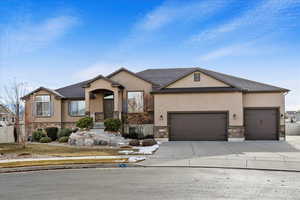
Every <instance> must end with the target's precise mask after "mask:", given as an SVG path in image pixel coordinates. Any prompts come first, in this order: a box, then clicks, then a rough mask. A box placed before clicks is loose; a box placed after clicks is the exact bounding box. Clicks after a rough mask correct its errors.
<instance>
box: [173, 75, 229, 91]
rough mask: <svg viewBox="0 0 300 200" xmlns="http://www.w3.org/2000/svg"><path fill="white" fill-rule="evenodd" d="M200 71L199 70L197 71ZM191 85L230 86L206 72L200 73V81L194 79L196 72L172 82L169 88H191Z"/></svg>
mask: <svg viewBox="0 0 300 200" xmlns="http://www.w3.org/2000/svg"><path fill="white" fill-rule="evenodd" d="M197 73H198V72H197ZM190 87H229V85H227V84H225V83H223V82H221V81H218V80H216V79H214V78H212V77H210V76H207V75H206V74H203V73H200V81H194V73H191V74H190V75H188V76H186V77H184V78H182V79H180V80H178V81H176V82H174V83H172V84H171V85H169V86H168V87H167V88H190Z"/></svg>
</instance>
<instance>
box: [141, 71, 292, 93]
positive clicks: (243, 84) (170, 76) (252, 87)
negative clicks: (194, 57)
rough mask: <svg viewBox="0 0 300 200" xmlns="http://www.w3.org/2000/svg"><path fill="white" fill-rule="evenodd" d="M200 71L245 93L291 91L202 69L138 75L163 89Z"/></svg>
mask: <svg viewBox="0 0 300 200" xmlns="http://www.w3.org/2000/svg"><path fill="white" fill-rule="evenodd" d="M194 71H200V72H202V73H204V74H207V75H209V76H211V77H213V78H215V79H217V80H219V81H221V82H224V83H226V84H228V85H230V86H231V87H234V88H237V89H240V90H242V91H245V92H279V91H281V92H287V91H289V90H287V89H284V88H280V87H276V86H272V85H268V84H265V83H259V82H255V81H251V80H247V79H243V78H238V77H235V76H231V75H227V74H222V73H219V72H215V71H211V70H207V69H202V68H198V67H194V68H169V69H148V70H144V71H141V72H139V73H137V74H138V75H139V76H142V77H144V78H145V79H149V80H151V81H152V82H155V83H156V84H159V85H160V86H161V88H164V87H166V86H168V85H170V84H171V83H174V82H175V81H177V80H179V79H181V78H183V77H184V76H186V75H188V74H190V73H192V72H194Z"/></svg>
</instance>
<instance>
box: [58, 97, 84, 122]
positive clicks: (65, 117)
mask: <svg viewBox="0 0 300 200" xmlns="http://www.w3.org/2000/svg"><path fill="white" fill-rule="evenodd" d="M70 101H72V100H62V111H61V112H62V122H76V121H78V120H79V119H81V118H82V117H80V116H71V115H70V114H69V103H70Z"/></svg>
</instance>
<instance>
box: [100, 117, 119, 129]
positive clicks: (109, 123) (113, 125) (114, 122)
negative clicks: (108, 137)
mask: <svg viewBox="0 0 300 200" xmlns="http://www.w3.org/2000/svg"><path fill="white" fill-rule="evenodd" d="M121 124H122V123H121V120H119V119H113V118H110V119H106V120H105V121H104V126H105V130H107V131H115V132H116V131H119V130H120V128H121Z"/></svg>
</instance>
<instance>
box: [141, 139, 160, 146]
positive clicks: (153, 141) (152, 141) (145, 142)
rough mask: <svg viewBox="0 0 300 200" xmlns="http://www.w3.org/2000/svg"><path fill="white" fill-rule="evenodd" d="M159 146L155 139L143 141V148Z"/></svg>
mask: <svg viewBox="0 0 300 200" xmlns="http://www.w3.org/2000/svg"><path fill="white" fill-rule="evenodd" d="M155 144H157V142H156V141H155V140H154V139H145V140H143V141H142V146H153V145H155Z"/></svg>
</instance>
